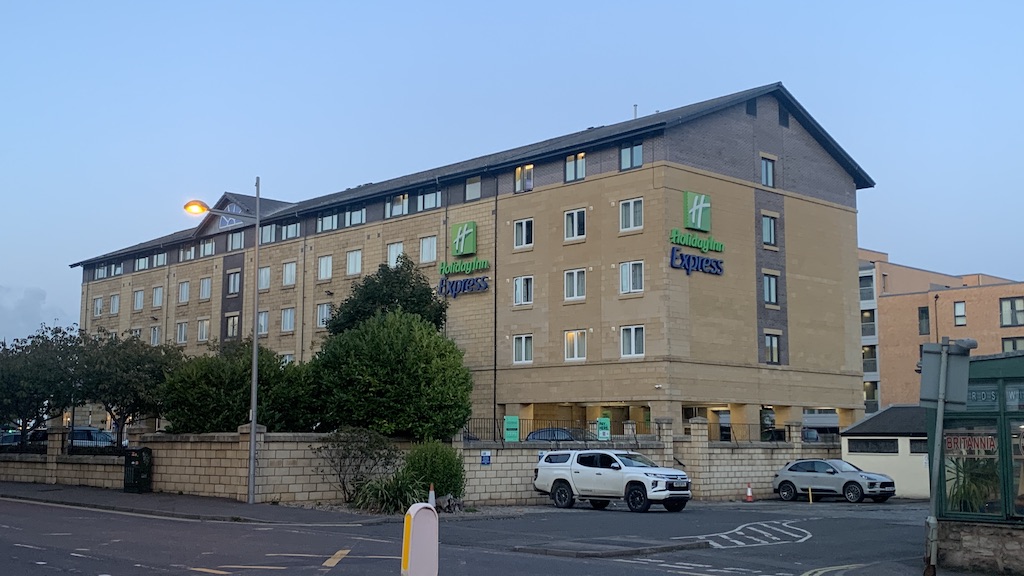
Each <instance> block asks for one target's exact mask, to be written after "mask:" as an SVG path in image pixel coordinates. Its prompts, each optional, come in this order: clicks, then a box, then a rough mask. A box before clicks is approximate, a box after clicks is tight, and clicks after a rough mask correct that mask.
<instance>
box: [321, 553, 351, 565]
mask: <svg viewBox="0 0 1024 576" xmlns="http://www.w3.org/2000/svg"><path fill="white" fill-rule="evenodd" d="M349 552H350V551H349V550H338V551H337V552H335V553H334V556H331V557H330V558H328V559H327V560H326V561H324V563H323V564H322V566H323V567H324V568H334V567H335V566H337V565H338V562H341V559H342V558H344V557H345V556H348V553H349Z"/></svg>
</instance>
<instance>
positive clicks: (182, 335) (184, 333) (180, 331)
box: [174, 322, 188, 344]
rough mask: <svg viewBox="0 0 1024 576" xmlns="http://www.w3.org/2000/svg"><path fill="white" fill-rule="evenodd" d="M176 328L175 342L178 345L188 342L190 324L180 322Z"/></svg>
mask: <svg viewBox="0 0 1024 576" xmlns="http://www.w3.org/2000/svg"><path fill="white" fill-rule="evenodd" d="M174 328H175V333H176V335H175V339H174V341H175V342H177V343H178V344H184V343H185V342H188V322H178V323H177V324H175V325H174Z"/></svg>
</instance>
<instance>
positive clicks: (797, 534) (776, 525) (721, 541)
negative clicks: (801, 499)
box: [671, 520, 812, 548]
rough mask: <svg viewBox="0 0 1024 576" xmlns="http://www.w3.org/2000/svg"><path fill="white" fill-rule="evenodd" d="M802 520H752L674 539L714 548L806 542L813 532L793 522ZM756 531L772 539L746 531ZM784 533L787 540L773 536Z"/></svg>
mask: <svg viewBox="0 0 1024 576" xmlns="http://www.w3.org/2000/svg"><path fill="white" fill-rule="evenodd" d="M795 522H800V520H771V521H767V522H751V523H749V524H744V525H742V526H739V527H737V528H734V529H732V530H729V531H728V532H719V533H717V534H702V535H699V536H674V537H672V538H671V539H672V540H703V541H705V542H707V543H708V544H710V545H711V547H712V548H741V547H745V546H774V545H777V544H798V543H800V542H806V541H807V540H809V539H810V538H811V536H812V534H811V533H810V532H808V531H806V530H804V529H803V528H797V527H796V526H793V523H795ZM747 530H749V531H750V532H755V533H757V534H759V535H767V536H768V537H769V538H771V539H772V541H770V542H769V541H765V540H763V539H761V538H757V537H754V536H751V535H749V534H747V533H745V531H747ZM772 534H782V535H785V536H787V537H788V538H787V539H786V540H782V539H781V538H779V537H776V536H772Z"/></svg>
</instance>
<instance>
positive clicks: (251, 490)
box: [185, 176, 260, 504]
mask: <svg viewBox="0 0 1024 576" xmlns="http://www.w3.org/2000/svg"><path fill="white" fill-rule="evenodd" d="M185 212H188V213H189V214H193V215H196V216H199V215H203V214H207V213H209V214H213V215H214V216H227V217H229V218H236V219H238V220H241V221H243V222H254V223H255V225H256V227H255V228H254V230H253V256H252V261H253V262H252V268H253V291H252V383H251V384H250V390H249V481H248V490H247V497H246V502H248V503H249V504H255V503H256V387H257V383H258V382H259V349H260V347H259V342H260V340H259V339H260V335H259V317H260V287H259V273H260V272H259V270H260V177H259V176H257V177H256V216H255V217H250V216H244V215H242V214H236V213H234V212H225V211H223V210H214V209H213V208H210V207H209V206H208V205H207V204H206V203H205V202H203V201H201V200H191V201H189V202H188V203H186V204H185Z"/></svg>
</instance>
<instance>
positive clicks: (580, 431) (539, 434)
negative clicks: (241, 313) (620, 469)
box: [462, 418, 655, 442]
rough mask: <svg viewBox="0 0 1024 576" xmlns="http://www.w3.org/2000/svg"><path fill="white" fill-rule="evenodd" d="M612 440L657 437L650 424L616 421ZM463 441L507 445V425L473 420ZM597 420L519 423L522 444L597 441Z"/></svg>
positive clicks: (613, 425)
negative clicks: (505, 428) (505, 431)
mask: <svg viewBox="0 0 1024 576" xmlns="http://www.w3.org/2000/svg"><path fill="white" fill-rule="evenodd" d="M610 433H611V439H613V440H636V439H637V437H639V436H649V435H653V434H655V432H653V431H652V429H651V423H650V422H636V421H633V420H612V421H611V423H610ZM462 439H463V441H468V442H476V441H481V442H487V441H493V442H504V441H505V438H504V422H503V421H502V420H495V419H493V418H470V419H469V422H468V423H467V424H466V426H465V427H464V428H463V430H462ZM596 440H598V430H597V421H596V420H589V421H588V420H533V419H525V418H520V419H519V441H596Z"/></svg>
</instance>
